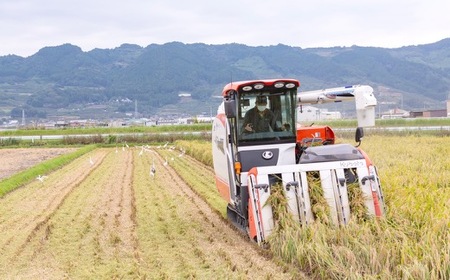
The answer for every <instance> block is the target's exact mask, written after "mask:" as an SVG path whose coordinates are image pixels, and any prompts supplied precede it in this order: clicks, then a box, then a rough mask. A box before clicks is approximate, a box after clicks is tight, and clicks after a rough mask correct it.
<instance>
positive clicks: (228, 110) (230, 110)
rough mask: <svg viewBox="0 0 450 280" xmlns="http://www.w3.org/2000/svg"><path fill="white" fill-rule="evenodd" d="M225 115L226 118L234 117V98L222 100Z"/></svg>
mask: <svg viewBox="0 0 450 280" xmlns="http://www.w3.org/2000/svg"><path fill="white" fill-rule="evenodd" d="M224 107H225V115H226V116H227V118H235V117H236V100H234V99H228V100H225V101H224Z"/></svg>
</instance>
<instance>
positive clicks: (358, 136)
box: [355, 127, 364, 147]
mask: <svg viewBox="0 0 450 280" xmlns="http://www.w3.org/2000/svg"><path fill="white" fill-rule="evenodd" d="M363 137H364V129H363V128H362V127H357V128H356V133H355V141H356V142H358V145H357V146H356V147H359V145H361V141H362V139H363Z"/></svg>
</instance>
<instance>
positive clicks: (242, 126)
mask: <svg viewBox="0 0 450 280" xmlns="http://www.w3.org/2000/svg"><path fill="white" fill-rule="evenodd" d="M299 86H300V83H299V82H298V81H297V80H294V79H276V80H275V79H274V80H255V81H242V82H233V83H230V84H228V85H226V86H225V87H224V89H223V92H222V95H223V102H222V104H221V105H220V106H219V108H218V111H217V116H216V118H215V119H214V122H213V127H212V142H213V143H212V146H213V163H214V170H215V180H216V186H217V188H218V191H219V192H220V194H221V196H222V197H223V198H224V199H226V201H227V202H228V206H227V216H228V218H229V220H230V221H231V222H233V224H234V225H235V226H236V227H237V228H239V229H241V230H242V231H243V232H245V233H246V234H248V235H249V237H250V238H251V239H253V240H255V241H257V242H258V243H263V242H264V241H265V240H266V239H267V237H268V236H269V235H270V233H271V231H272V230H273V228H274V226H275V223H276V222H275V221H274V217H273V211H272V210H273V209H272V205H270V203H267V201H268V199H269V197H270V195H271V194H272V191H273V189H274V187H275V186H281V187H282V190H283V193H284V195H285V197H286V198H287V201H288V210H289V212H290V213H291V214H292V216H293V218H294V219H297V220H298V222H299V223H301V224H302V225H308V224H310V223H312V222H313V221H314V220H315V219H316V216H317V213H314V211H313V210H312V209H313V203H314V202H313V201H312V199H311V198H310V196H311V193H312V192H314V189H320V190H321V191H320V193H321V196H322V197H323V199H325V200H326V202H327V204H328V208H329V209H328V210H329V211H328V212H327V216H328V217H329V220H330V221H332V223H333V224H336V225H340V224H347V223H348V222H349V221H350V219H351V216H352V214H351V201H350V200H349V195H348V186H349V185H350V184H357V185H358V187H359V189H360V191H361V192H362V194H363V197H364V203H365V209H366V214H367V215H368V216H381V215H383V212H384V210H383V195H382V192H381V186H380V182H379V180H378V174H377V170H376V168H375V166H373V165H372V163H371V161H370V160H369V159H368V157H367V155H366V154H365V153H364V152H363V151H362V150H360V149H359V148H357V147H354V146H352V145H349V144H336V143H335V136H334V132H333V130H332V129H331V128H330V127H328V126H321V127H316V126H308V127H301V126H298V124H297V107H298V106H300V105H303V104H316V103H326V102H340V101H347V100H353V101H355V104H356V112H357V117H358V127H359V128H358V129H357V135H356V136H357V138H358V139H357V142H360V140H361V138H362V127H365V126H372V125H374V122H375V117H374V112H375V110H374V107H375V105H376V99H375V98H374V96H373V90H372V88H371V87H369V86H351V87H342V88H333V89H325V90H319V91H310V92H303V93H298V88H299ZM315 182H318V183H315Z"/></svg>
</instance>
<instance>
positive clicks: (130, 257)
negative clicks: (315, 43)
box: [0, 148, 301, 279]
mask: <svg viewBox="0 0 450 280" xmlns="http://www.w3.org/2000/svg"><path fill="white" fill-rule="evenodd" d="M3 151H4V150H3ZM1 152H2V150H0V153H1ZM139 152H140V149H134V148H131V149H126V150H124V151H122V150H119V151H117V150H116V149H113V148H99V149H96V150H94V151H92V152H89V153H88V154H85V155H83V156H81V157H79V158H77V159H76V160H74V161H73V162H71V163H69V164H67V165H66V166H64V167H63V168H61V169H58V170H56V171H54V172H52V173H50V174H46V175H47V178H46V179H45V180H44V182H43V183H41V182H39V181H37V180H36V181H33V182H31V183H29V184H27V185H25V186H23V187H21V188H19V189H16V190H15V191H13V192H11V193H9V194H7V195H5V196H4V197H3V198H0V213H1V216H0V232H1V233H2V234H1V237H0V250H1V252H2V254H1V256H0V278H1V279H8V278H12V279H117V278H120V279H180V278H181V279H186V278H187V279H189V278H197V279H213V278H214V279H250V278H251V279H288V278H296V279H298V278H301V275H298V274H297V275H293V274H292V272H289V270H287V269H283V268H282V267H281V266H280V265H277V264H276V262H274V260H273V259H271V258H270V257H268V256H267V255H265V254H264V252H263V251H261V249H259V248H258V247H257V246H256V245H255V244H254V243H252V242H249V241H248V239H247V238H246V237H244V236H242V235H241V234H239V233H238V232H237V231H236V230H234V229H233V228H232V227H231V226H230V225H229V224H228V222H226V221H225V220H224V219H223V217H221V215H220V214H219V213H217V212H215V211H214V210H212V209H211V208H210V207H209V205H208V204H207V203H206V202H205V201H204V200H203V199H202V198H201V197H200V196H199V195H197V193H196V192H194V191H193V190H192V189H191V188H190V187H189V186H188V185H187V184H186V182H184V181H183V179H182V178H181V177H180V176H179V175H178V174H177V172H176V171H175V170H174V169H173V168H172V166H171V165H172V164H175V163H176V162H177V161H179V163H183V164H187V166H189V170H190V172H191V173H195V172H201V173H203V174H202V175H203V176H204V177H209V178H213V173H212V171H211V170H209V169H208V168H205V166H204V165H203V164H201V163H199V162H197V161H195V160H193V159H192V158H189V157H188V156H187V155H184V156H183V157H182V158H181V157H178V156H177V154H176V152H175V151H173V152H169V151H165V152H164V155H165V156H164V157H163V156H161V153H158V152H157V151H156V150H154V149H147V150H146V152H145V153H143V154H142V155H139V154H140V153H139ZM170 153H174V154H173V156H171V155H170ZM167 157H170V158H174V160H173V161H171V160H169V164H165V162H166V160H167ZM90 158H91V159H92V161H93V164H91V163H90V162H89V159H90ZM4 159H5V158H2V164H3V163H4V162H6V161H4ZM13 160H14V162H15V163H17V162H18V161H19V160H20V157H19V158H15V159H13ZM153 164H154V166H155V169H156V173H155V176H151V174H150V168H151V166H152V165H153ZM211 188H215V186H214V185H211Z"/></svg>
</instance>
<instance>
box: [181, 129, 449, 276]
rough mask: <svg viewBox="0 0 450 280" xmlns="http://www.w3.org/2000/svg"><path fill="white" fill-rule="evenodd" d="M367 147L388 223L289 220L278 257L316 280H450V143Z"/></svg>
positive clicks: (381, 139) (391, 139)
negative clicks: (334, 223)
mask: <svg viewBox="0 0 450 280" xmlns="http://www.w3.org/2000/svg"><path fill="white" fill-rule="evenodd" d="M338 142H348V143H352V139H338ZM190 145H191V146H192V143H186V146H187V147H190ZM207 145H208V143H205V144H204V147H200V145H199V146H198V147H199V148H198V149H199V150H200V151H203V150H207V148H206V147H207ZM361 147H362V149H363V150H365V151H366V152H367V153H368V155H369V156H370V157H371V159H372V161H373V162H374V163H375V164H376V165H377V166H378V170H379V175H380V179H381V183H382V187H383V192H384V197H385V202H386V210H387V212H386V216H385V217H384V218H382V219H377V220H367V221H358V223H351V224H350V225H348V226H346V227H332V226H330V225H329V224H328V223H326V222H318V223H315V224H314V225H312V226H311V227H307V228H303V227H301V226H300V225H299V224H298V223H293V222H292V221H290V220H289V219H285V220H284V222H285V223H287V224H288V226H287V225H285V224H283V225H282V226H280V227H278V229H277V232H276V234H273V235H272V238H271V240H270V250H271V253H273V254H274V255H275V256H278V257H280V258H281V259H283V261H284V262H285V263H288V264H292V265H294V266H295V267H297V268H298V269H299V270H301V271H303V272H306V273H307V274H308V275H309V276H312V277H313V278H320V279H450V138H449V137H437V136H420V135H415V136H412V135H410V136H380V135H372V136H370V137H365V139H364V141H363V144H362V146H361ZM188 149H191V151H192V154H195V153H196V152H195V149H194V147H190V148H188ZM281 213H282V212H281ZM355 220H356V219H355Z"/></svg>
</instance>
